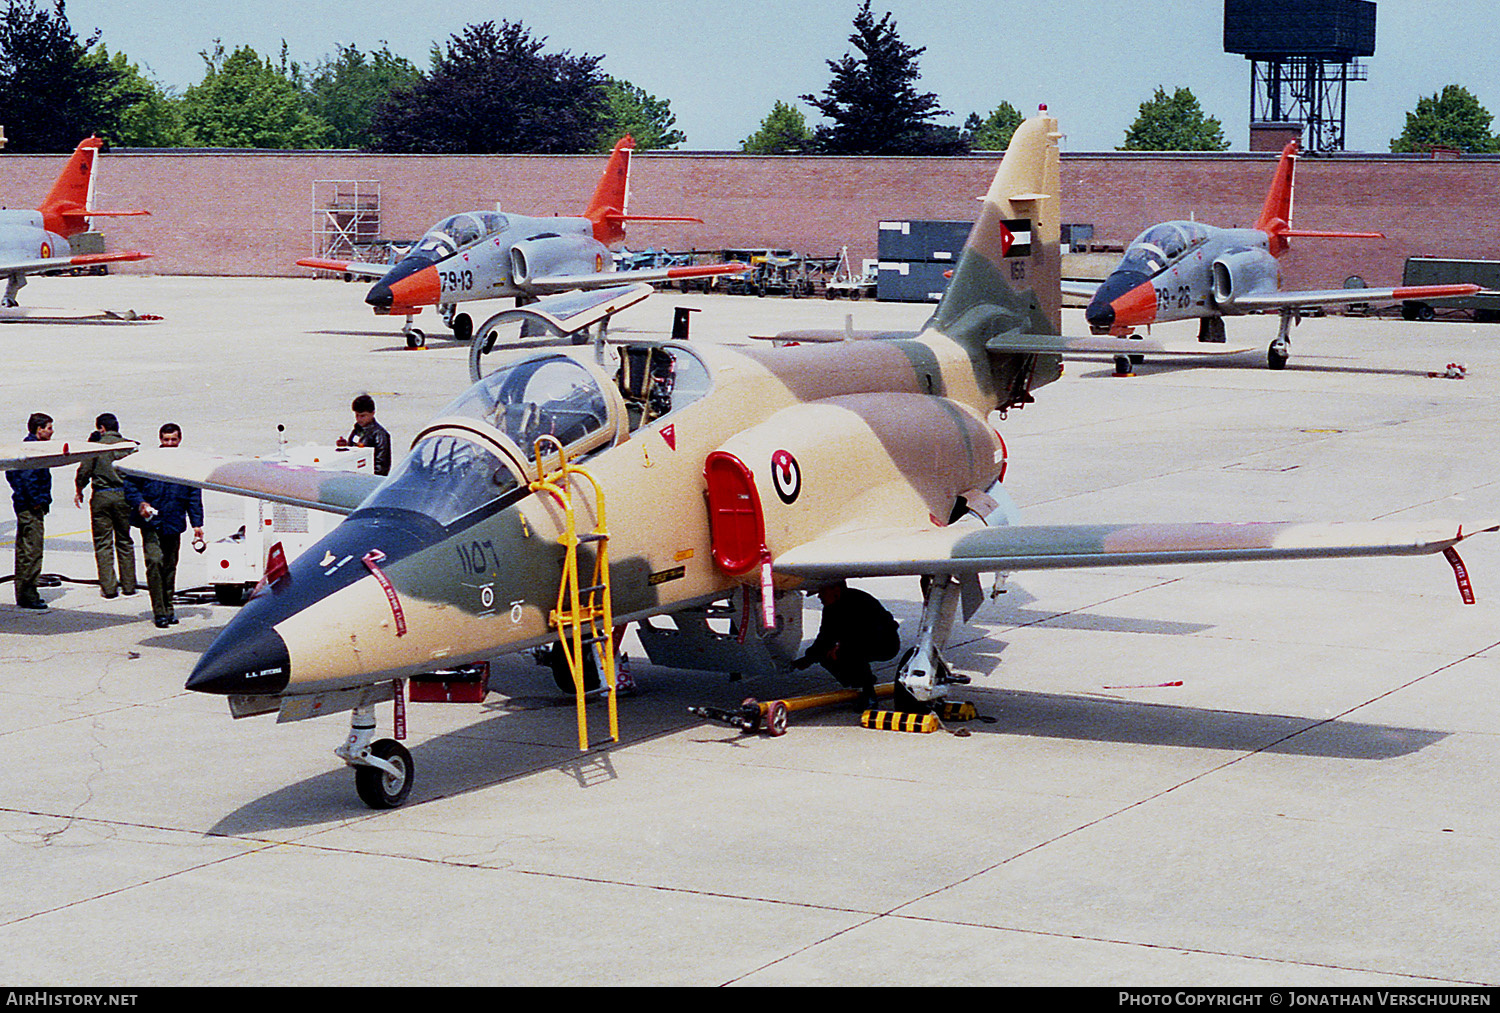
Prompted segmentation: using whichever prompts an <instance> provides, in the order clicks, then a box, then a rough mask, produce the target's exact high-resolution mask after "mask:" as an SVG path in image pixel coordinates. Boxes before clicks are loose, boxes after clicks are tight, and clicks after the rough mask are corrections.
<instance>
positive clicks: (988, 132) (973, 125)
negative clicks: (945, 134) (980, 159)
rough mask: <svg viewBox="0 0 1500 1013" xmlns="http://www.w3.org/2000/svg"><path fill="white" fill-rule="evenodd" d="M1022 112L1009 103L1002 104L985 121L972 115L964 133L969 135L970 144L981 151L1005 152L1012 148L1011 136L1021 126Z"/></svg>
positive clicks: (974, 114)
mask: <svg viewBox="0 0 1500 1013" xmlns="http://www.w3.org/2000/svg"><path fill="white" fill-rule="evenodd" d="M1022 119H1024V117H1023V116H1022V115H1021V111H1020V110H1019V109H1017V108H1016V107H1015V106H1013V105H1011V104H1010V103H1009V102H1001V103H1000V105H999V106H997V107H996V108H995V111H994V112H992V113H990V114H989V115H988V116H986V117H985V118H984V119H980V118H979V114H978V113H970V114H969V118H968V120H967V121H965V123H964V132H965V133H966V134H968V135H969V144H970V145H971V146H972V147H975V148H978V149H980V150H981V151H1004V150H1005V149H1006V148H1007V147H1009V146H1010V138H1011V135H1012V134H1014V133H1015V132H1016V127H1019V126H1020V125H1021V121H1022Z"/></svg>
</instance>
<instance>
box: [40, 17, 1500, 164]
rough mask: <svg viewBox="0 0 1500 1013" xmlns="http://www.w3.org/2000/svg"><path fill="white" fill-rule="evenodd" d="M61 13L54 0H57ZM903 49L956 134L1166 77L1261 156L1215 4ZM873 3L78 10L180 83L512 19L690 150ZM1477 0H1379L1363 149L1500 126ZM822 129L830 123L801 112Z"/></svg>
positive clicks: (1358, 98) (786, 82)
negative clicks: (256, 57) (1416, 110)
mask: <svg viewBox="0 0 1500 1013" xmlns="http://www.w3.org/2000/svg"><path fill="white" fill-rule="evenodd" d="M43 2H46V0H43ZM871 6H872V9H873V10H874V11H876V12H877V13H883V12H885V11H890V12H891V13H893V14H894V16H895V19H896V24H897V28H898V30H899V32H900V34H901V38H902V40H903V41H905V42H906V43H907V44H908V45H911V46H925V47H927V52H926V53H925V54H924V55H923V56H922V58H921V68H922V82H921V86H922V87H923V89H924V90H927V91H932V92H936V93H937V95H938V96H939V98H940V99H941V100H942V104H943V107H944V108H945V109H948V110H950V112H952V113H953V116H952V117H951V118H950V119H951V121H952V122H954V123H961V122H962V121H963V119H964V117H965V116H967V115H968V113H969V112H971V111H977V112H980V113H981V114H983V113H987V112H989V111H990V110H991V109H993V108H994V107H995V106H997V105H998V104H999V103H1000V102H1001V101H1002V100H1005V101H1009V102H1010V103H1011V104H1012V105H1014V106H1016V107H1017V108H1018V109H1020V110H1021V111H1022V112H1026V113H1029V112H1031V111H1032V110H1034V109H1035V108H1036V106H1037V105H1038V104H1039V103H1043V102H1045V103H1047V105H1048V107H1049V108H1050V109H1051V111H1052V112H1053V113H1054V114H1055V115H1056V116H1057V117H1058V118H1059V120H1060V121H1061V126H1062V129H1063V131H1064V132H1065V133H1066V134H1067V135H1068V136H1067V139H1066V140H1065V142H1064V148H1065V150H1070V151H1099V150H1109V149H1112V148H1114V147H1116V146H1117V145H1119V144H1120V143H1121V141H1122V140H1123V137H1124V132H1125V129H1126V127H1127V126H1129V124H1130V123H1131V122H1132V121H1133V120H1134V119H1135V115H1136V111H1137V109H1138V107H1139V105H1140V103H1141V102H1143V101H1145V100H1146V99H1148V98H1150V96H1151V94H1152V92H1153V91H1154V89H1155V88H1156V86H1157V85H1162V86H1164V87H1166V88H1168V89H1169V90H1170V89H1172V88H1175V87H1179V86H1187V87H1189V88H1191V89H1192V90H1193V92H1194V94H1196V95H1197V96H1198V98H1199V100H1200V102H1201V103H1202V104H1203V107H1204V109H1205V111H1207V112H1208V113H1209V114H1210V115H1213V116H1217V117H1218V118H1219V119H1220V120H1221V121H1222V122H1223V124H1224V129H1225V133H1226V136H1228V138H1229V140H1230V145H1231V147H1232V148H1235V149H1243V148H1245V147H1246V146H1247V121H1248V119H1249V112H1250V97H1249V95H1250V65H1249V63H1248V62H1247V61H1246V60H1245V59H1244V58H1243V57H1239V56H1231V55H1228V54H1226V53H1224V51H1223V4H1222V2H1219V0H1198V2H1192V0H1132V2H1114V0H1106V2H1103V3H1089V4H1081V3H1070V2H1066V0H1064V2H1051V3H1047V2H1037V3H1015V2H1011V0H886V2H883V3H882V2H876V3H874V4H872V5H871ZM858 9H859V2H858V0H837V2H832V3H830V2H822V3H818V2H809V0H797V2H790V0H741V2H740V3H722V2H718V3H687V2H662V0H658V2H647V0H607V2H606V0H571V2H569V3H567V4H560V3H556V2H529V0H522V2H511V3H504V4H497V3H479V2H471V0H448V2H446V3H439V4H412V3H409V2H407V3H401V4H394V3H381V2H378V0H377V2H373V3H372V2H366V3H362V4H359V3H356V4H351V3H348V2H342V3H332V2H325V0H263V2H260V3H256V4H253V5H249V4H247V5H244V6H243V7H237V6H233V5H219V4H187V5H182V4H167V3H163V2H160V0H149V2H148V0H70V2H69V3H68V6H67V11H68V17H69V20H70V21H71V23H72V25H73V27H74V29H75V31H77V32H78V34H79V35H80V36H86V35H87V34H89V33H90V32H91V31H92V30H93V29H96V28H97V29H99V30H101V32H102V41H103V42H104V43H105V45H107V46H108V47H109V49H110V50H111V51H112V52H115V51H123V52H125V53H126V54H128V55H129V56H130V57H131V58H132V59H133V60H135V61H136V62H137V63H140V64H143V65H145V66H147V67H148V68H149V69H150V70H151V72H152V73H153V74H154V75H155V76H156V77H157V79H158V80H160V81H161V82H162V83H163V84H166V85H169V86H173V87H175V88H177V89H179V90H180V89H182V88H185V87H186V86H188V85H190V84H193V83H195V82H197V81H198V80H199V79H201V78H202V76H203V61H202V59H201V58H200V57H199V55H198V54H199V52H200V51H201V50H204V49H207V48H210V47H211V46H212V44H213V41H214V40H215V39H221V40H222V41H223V42H224V45H225V46H226V48H230V49H233V48H234V47H235V46H238V45H241V44H249V45H251V46H253V47H255V49H257V50H258V51H260V52H261V53H262V54H265V55H274V54H276V53H278V52H279V51H280V48H281V42H282V40H283V39H285V40H286V42H287V46H288V51H289V53H290V55H291V57H292V59H294V60H297V61H299V62H300V63H302V64H303V65H304V66H310V65H312V64H314V63H316V62H317V61H318V60H319V59H320V58H322V57H323V56H325V55H328V54H330V53H331V52H332V51H333V49H334V46H335V45H336V44H338V43H344V44H353V45H355V46H358V47H359V48H360V49H362V50H370V49H373V48H376V47H378V46H379V45H380V44H381V43H382V42H388V43H389V44H390V46H391V48H392V50H393V51H395V52H397V53H399V54H401V55H403V56H406V57H407V58H409V59H411V60H413V61H414V62H416V63H417V64H418V65H419V66H421V67H423V68H424V69H425V67H426V66H427V59H428V54H429V52H430V51H431V48H432V45H433V43H434V42H442V41H446V40H447V39H448V37H449V36H450V35H452V34H454V33H457V32H460V31H462V29H463V27H464V26H465V25H467V24H470V23H473V22H478V21H486V20H497V21H498V20H501V19H509V20H511V21H521V22H523V23H524V24H525V25H526V26H527V27H529V28H530V29H531V30H532V32H533V33H534V34H535V35H539V36H545V37H546V38H547V40H548V43H547V48H548V49H549V50H556V49H567V50H570V51H572V52H573V53H575V54H578V53H587V54H590V55H601V54H602V55H603V56H604V61H603V67H604V69H605V71H606V72H608V73H610V74H612V75H614V76H616V77H621V78H625V79H626V80H629V81H631V82H633V83H634V84H636V85H638V86H640V87H642V88H644V89H646V90H647V91H648V92H650V93H652V94H654V95H656V96H658V97H661V98H665V99H667V100H669V101H670V102H671V104H672V111H673V112H674V113H675V114H676V115H677V125H678V127H679V128H680V129H682V130H683V131H684V132H685V133H686V134H687V137H688V141H687V144H686V145H685V147H687V148H693V149H725V148H729V149H733V148H737V147H738V146H739V142H740V141H741V140H742V139H744V138H745V137H746V136H748V135H749V134H750V133H752V132H754V131H755V129H756V128H757V127H758V126H759V124H760V121H761V119H762V118H763V117H764V116H765V114H766V113H767V112H768V111H769V110H770V108H771V104H772V103H773V102H774V101H775V100H777V99H781V100H783V101H792V100H794V99H795V98H796V96H797V95H799V94H803V93H818V92H821V91H822V90H823V88H824V87H825V86H826V85H827V83H828V78H829V74H828V69H827V65H826V63H825V61H826V60H829V59H835V58H837V57H839V56H842V55H843V54H844V53H845V52H846V51H848V50H849V48H850V47H849V44H848V36H849V33H850V29H851V22H852V21H853V18H854V14H855V12H856V11H857V10H858ZM1494 13H1495V12H1494V8H1493V7H1492V5H1490V4H1487V3H1477V2H1474V0H1457V2H1455V3H1449V4H1444V5H1440V6H1433V5H1431V4H1429V3H1419V2H1416V0H1382V2H1380V3H1378V4H1377V7H1376V49H1375V55H1374V56H1373V57H1371V58H1369V60H1368V61H1366V62H1367V66H1368V68H1369V75H1370V77H1369V80H1368V81H1363V82H1359V83H1356V84H1351V85H1350V86H1349V87H1348V105H1349V112H1348V128H1349V134H1348V142H1347V145H1346V147H1347V148H1348V149H1350V150H1365V151H1385V150H1388V147H1389V143H1390V139H1391V138H1392V137H1394V136H1396V135H1397V134H1399V133H1400V131H1401V128H1402V125H1403V124H1404V122H1405V114H1406V112H1407V111H1409V110H1410V109H1412V108H1413V107H1414V106H1415V104H1416V101H1417V99H1418V98H1420V97H1421V96H1423V95H1431V94H1433V93H1435V92H1437V91H1438V90H1439V89H1441V88H1442V87H1443V86H1444V85H1446V84H1453V83H1457V84H1462V85H1464V86H1465V87H1467V88H1468V89H1469V90H1470V91H1472V92H1474V93H1475V95H1477V96H1478V97H1479V100H1480V101H1481V102H1482V103H1484V105H1485V107H1486V108H1488V109H1489V110H1491V111H1492V112H1495V113H1496V114H1497V115H1500V70H1497V62H1496V61H1497V54H1500V19H1497V18H1495V16H1494ZM804 112H807V113H808V116H809V121H810V122H816V115H815V114H813V113H812V111H811V110H810V109H807V108H806V107H804Z"/></svg>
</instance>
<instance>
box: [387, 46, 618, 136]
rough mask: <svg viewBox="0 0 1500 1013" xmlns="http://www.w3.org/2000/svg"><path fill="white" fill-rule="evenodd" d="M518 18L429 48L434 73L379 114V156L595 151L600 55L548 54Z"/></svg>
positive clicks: (600, 109) (601, 113)
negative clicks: (388, 153)
mask: <svg viewBox="0 0 1500 1013" xmlns="http://www.w3.org/2000/svg"><path fill="white" fill-rule="evenodd" d="M546 41H547V40H546V39H545V38H541V39H534V38H532V36H531V32H530V30H529V29H527V28H526V26H525V25H522V24H521V23H520V22H516V23H514V24H512V23H511V22H509V21H502V22H500V24H499V25H498V26H497V25H496V24H495V23H494V22H493V21H486V22H484V23H483V24H478V25H469V26H468V27H467V28H465V29H464V30H463V33H462V34H460V35H454V36H451V37H450V38H449V40H448V44H447V46H446V47H444V48H439V47H437V46H434V47H433V49H432V69H431V71H430V72H429V73H428V75H427V76H426V77H424V78H423V79H422V80H420V81H418V82H417V83H416V84H415V85H414V86H412V87H411V88H409V89H398V90H397V91H395V92H394V93H392V95H391V97H390V99H388V100H387V101H386V102H384V103H382V104H381V105H380V107H379V108H378V109H376V111H375V115H374V117H373V119H372V121H371V130H372V132H373V134H374V135H375V139H374V141H373V147H374V148H375V150H377V151H431V152H446V153H454V154H462V153H477V154H486V153H491V152H511V151H524V152H537V153H540V154H567V153H578V152H586V151H594V150H596V149H597V148H598V143H599V132H600V130H601V129H602V127H603V125H604V122H605V116H606V110H605V105H606V94H605V77H604V75H603V74H602V73H601V72H600V71H599V61H600V59H601V57H597V56H573V55H572V54H571V53H569V52H568V51H567V50H563V51H562V52H558V53H545V52H543V51H542V46H543V44H544V43H545V42H546Z"/></svg>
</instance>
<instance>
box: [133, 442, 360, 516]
mask: <svg viewBox="0 0 1500 1013" xmlns="http://www.w3.org/2000/svg"><path fill="white" fill-rule="evenodd" d="M116 446H118V444H116ZM115 467H116V469H117V470H118V471H120V472H122V473H123V474H126V475H129V476H131V477H132V478H152V479H158V480H161V481H164V482H176V483H178V484H180V485H190V486H194V487H196V488H199V489H209V490H211V491H213V492H227V493H233V494H234V495H236V496H250V497H252V498H254V499H264V500H270V501H271V502H273V503H287V504H290V505H291V506H300V507H306V508H307V509H309V510H323V511H326V512H328V513H335V514H349V513H353V512H354V509H355V508H356V507H357V506H359V505H360V504H361V503H363V502H364V501H365V497H367V496H369V495H370V493H371V492H373V491H374V490H375V487H376V486H378V485H380V483H381V482H383V481H385V479H384V478H382V477H380V476H379V475H370V474H365V473H363V472H355V471H325V470H322V469H320V468H309V467H306V466H304V465H299V464H287V463H286V462H284V461H264V460H259V459H256V458H245V457H216V456H212V455H209V454H197V453H193V452H192V451H187V450H179V449H177V448H175V447H171V448H168V447H159V448H156V449H153V450H142V451H140V452H139V453H135V454H132V455H131V456H130V457H129V458H127V459H126V460H124V461H121V462H120V463H119V464H117V465H116V466H115Z"/></svg>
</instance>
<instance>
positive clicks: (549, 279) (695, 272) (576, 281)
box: [298, 260, 750, 292]
mask: <svg viewBox="0 0 1500 1013" xmlns="http://www.w3.org/2000/svg"><path fill="white" fill-rule="evenodd" d="M298 263H299V264H300V263H302V261H300V260H299V261H298ZM748 270H750V265H748V264H739V263H734V262H731V263H728V264H694V265H691V266H689V267H643V268H641V269H640V270H637V271H600V272H599V273H597V274H555V275H548V276H545V277H541V278H533V279H531V281H529V282H527V283H526V285H527V287H528V288H530V289H533V290H535V291H537V292H565V291H567V290H568V289H571V288H599V287H600V286H605V285H624V284H626V283H628V282H633V281H680V280H682V279H684V278H711V277H713V276H715V275H720V274H743V273H744V272H746V271H748Z"/></svg>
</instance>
